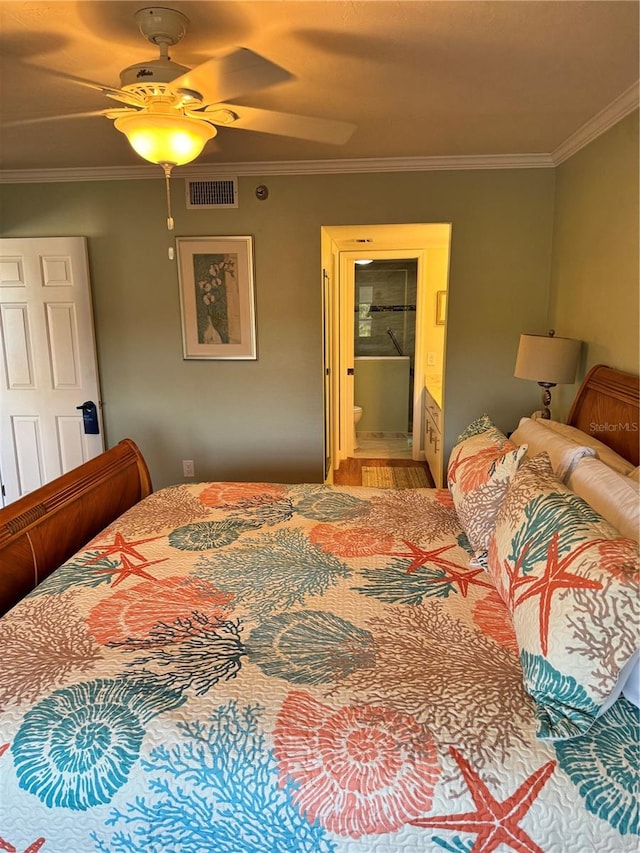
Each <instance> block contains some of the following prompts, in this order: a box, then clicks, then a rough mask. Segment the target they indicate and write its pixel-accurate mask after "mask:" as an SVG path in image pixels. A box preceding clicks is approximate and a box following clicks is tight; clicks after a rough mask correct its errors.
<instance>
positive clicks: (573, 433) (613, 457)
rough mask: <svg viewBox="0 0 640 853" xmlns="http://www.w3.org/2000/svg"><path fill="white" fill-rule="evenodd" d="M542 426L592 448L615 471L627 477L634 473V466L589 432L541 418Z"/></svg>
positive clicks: (538, 421) (539, 422)
mask: <svg viewBox="0 0 640 853" xmlns="http://www.w3.org/2000/svg"><path fill="white" fill-rule="evenodd" d="M536 423H537V424H541V425H542V427H543V428H544V429H549V430H553V432H555V433H558V434H559V435H562V436H564V438H566V439H569V440H570V441H574V442H575V443H576V444H580V445H582V446H584V447H591V448H593V449H594V450H595V452H596V456H597V457H598V459H602V461H603V462H604V464H605V465H608V466H609V468H613V470H614V471H619V472H620V473H621V474H624V475H625V476H626V475H627V474H630V473H631V472H632V471H633V465H632V464H631V462H629V461H627V460H626V459H625V458H624V456H620V454H619V453H616V452H615V450H612V449H611V448H610V447H607V445H606V444H604V443H603V442H602V441H599V440H598V439H597V438H594V437H593V436H592V435H590V434H589V433H588V432H583V431H582V430H581V429H577V428H576V427H573V426H570V425H569V424H561V423H560V422H559V421H552V420H545V419H544V418H540V419H539V420H537V421H536Z"/></svg>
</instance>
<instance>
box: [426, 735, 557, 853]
mask: <svg viewBox="0 0 640 853" xmlns="http://www.w3.org/2000/svg"><path fill="white" fill-rule="evenodd" d="M449 751H450V753H451V755H452V756H453V757H454V759H455V761H456V764H457V765H458V767H459V768H460V770H461V772H462V776H463V778H464V781H465V782H466V783H467V787H468V788H469V792H470V794H471V796H472V797H473V802H474V804H475V807H476V808H475V811H470V812H463V813H462V814H452V815H434V816H433V817H421V818H416V819H414V820H412V821H411V823H412V824H414V825H415V826H421V827H424V828H430V827H434V828H437V829H450V830H457V831H458V832H460V831H461V832H475V833H476V836H477V837H476V841H475V844H474V845H473V848H472V850H473V853H493V851H495V850H498V849H499V848H500V847H501V845H503V844H504V845H506V846H507V847H509V848H510V849H511V850H515V851H516V853H544V851H543V850H542V848H541V847H540V846H539V845H538V844H536V843H535V841H534V840H533V839H532V838H531V836H529V835H528V834H527V833H526V832H525V831H524V829H522V827H521V826H520V825H519V824H520V821H521V820H522V819H523V817H524V816H525V815H526V814H527V812H528V811H529V809H530V808H531V806H532V804H533V803H534V801H535V800H536V798H537V796H538V794H539V793H540V791H541V790H542V788H543V787H544V785H545V783H546V781H547V779H549V777H550V776H551V774H552V773H553V771H554V770H555V767H556V762H555V761H547V763H546V764H543V765H542V767H539V768H538V769H537V770H536V771H534V772H533V773H532V774H531V776H529V777H528V778H527V779H525V781H524V782H523V783H522V785H520V787H519V788H518V789H517V790H516V791H515V792H514V793H513V794H511V796H510V797H507V799H506V800H504V801H503V802H500V801H499V800H497V799H496V798H495V797H494V796H493V794H492V793H491V792H490V791H489V789H488V788H487V786H486V785H485V783H484V782H483V781H482V779H481V778H480V776H479V775H478V773H477V772H476V771H475V770H474V769H473V767H472V766H471V764H470V763H469V762H468V761H467V760H466V759H465V758H464V757H463V756H462V755H461V754H460V753H459V752H458V750H457V749H455V747H453V746H451V747H449Z"/></svg>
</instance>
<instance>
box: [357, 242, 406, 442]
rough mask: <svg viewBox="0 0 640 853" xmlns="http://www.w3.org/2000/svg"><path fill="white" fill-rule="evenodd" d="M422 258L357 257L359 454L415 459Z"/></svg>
mask: <svg viewBox="0 0 640 853" xmlns="http://www.w3.org/2000/svg"><path fill="white" fill-rule="evenodd" d="M416 293H417V261H416V260H415V259H399V260H373V261H370V262H366V263H363V262H356V268H355V312H354V315H355V316H354V404H355V405H354V422H355V423H354V429H355V446H354V456H355V457H356V458H389V459H411V456H412V441H413V382H414V359H415V343H416V340H415V339H416Z"/></svg>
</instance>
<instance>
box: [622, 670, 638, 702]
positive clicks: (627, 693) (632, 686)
mask: <svg viewBox="0 0 640 853" xmlns="http://www.w3.org/2000/svg"><path fill="white" fill-rule="evenodd" d="M622 693H623V694H624V698H625V699H628V700H629V702H632V703H633V704H634V705H635V706H636V708H640V658H638V659H636V662H635V664H634V666H633V669H632V670H631V672H630V673H629V678H628V679H627V682H626V684H625V685H624V688H623V690H622Z"/></svg>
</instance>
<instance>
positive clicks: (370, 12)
mask: <svg viewBox="0 0 640 853" xmlns="http://www.w3.org/2000/svg"><path fill="white" fill-rule="evenodd" d="M147 5H150V4H149V3H148V2H145V0H138V2H130V1H129V0H117V2H103V0H81V2H65V1H64V0H56V1H55V2H40V1H39V0H29V2H12V0H0V81H2V82H1V83H0V170H23V171H24V170H27V171H29V170H37V171H42V170H48V169H97V170H100V169H107V168H112V169H113V168H116V167H117V168H119V169H127V168H128V167H140V166H142V163H143V161H141V160H140V158H139V157H138V156H137V155H136V154H135V153H134V152H133V150H132V149H131V148H130V146H129V144H128V142H127V140H126V139H125V137H124V136H123V135H122V134H121V133H119V132H118V131H116V130H115V128H114V127H113V122H112V121H111V120H109V119H107V118H105V117H103V116H93V117H88V118H87V117H85V118H69V119H63V120H57V121H47V122H43V123H29V124H24V125H14V124H13V122H15V121H17V120H22V119H30V118H34V117H41V116H52V115H59V114H68V113H76V112H83V111H91V110H100V109H104V108H105V107H108V106H113V102H107V99H106V98H105V97H104V96H103V95H102V94H101V93H100V92H98V91H96V90H92V89H88V88H85V87H82V86H79V85H77V84H75V83H73V82H70V81H69V80H67V79H64V77H62V76H56V74H54V73H52V72H62V73H66V74H72V75H77V76H80V77H83V78H87V79H90V80H93V81H96V82H99V83H102V84H107V85H109V86H116V87H117V86H119V72H120V70H121V69H122V68H124V67H125V66H127V65H130V64H132V63H135V62H140V61H148V60H149V59H153V58H155V57H156V56H157V49H156V48H155V47H154V46H153V45H151V44H150V43H149V42H147V41H146V40H145V38H144V37H143V36H142V35H141V34H140V32H139V31H138V28H137V25H136V22H135V20H134V13H135V11H137V10H138V9H140V8H142V7H144V6H147ZM165 5H168V6H171V7H172V8H175V9H179V10H180V11H182V12H183V13H184V14H186V15H187V17H188V18H189V20H190V26H189V30H188V32H187V34H186V36H185V38H184V40H183V41H182V42H180V43H179V44H177V45H176V46H175V47H174V48H172V49H171V57H172V59H174V60H175V61H177V62H179V63H181V64H183V65H188V66H193V65H197V64H199V63H201V62H203V61H204V60H206V59H208V58H209V57H210V56H212V55H214V54H215V53H216V52H220V51H223V50H225V49H227V48H230V47H234V46H243V47H248V48H251V49H252V50H253V51H255V52H257V53H259V54H261V55H262V56H264V57H267V58H268V59H270V60H271V61H273V62H275V63H277V64H278V65H281V66H283V67H284V68H286V69H287V70H288V71H290V72H292V74H293V75H294V77H293V79H291V80H289V81H287V82H285V83H282V84H279V85H277V86H273V87H271V88H268V89H264V90H261V91H256V92H253V93H251V94H247V95H245V96H244V97H242V98H237V99H236V101H237V103H238V104H242V105H245V106H252V107H259V108H263V109H273V110H279V111H283V112H289V113H296V114H300V115H306V116H317V117H321V118H326V119H338V120H341V121H346V122H352V123H354V124H355V125H356V130H355V132H354V133H353V135H352V137H351V138H350V139H349V141H348V142H346V143H345V144H343V145H337V146H336V145H331V144H328V143H316V142H310V141H304V140H294V139H289V138H285V137H280V136H274V135H270V134H266V133H255V132H249V131H246V130H239V129H234V128H231V127H228V128H222V129H220V130H219V133H218V135H217V137H216V138H215V139H214V140H212V142H210V143H208V144H207V146H206V147H205V150H204V152H203V154H202V155H201V156H200V158H199V160H198V162H199V163H200V164H210V165H223V164H250V163H262V164H265V163H273V162H276V161H277V162H280V163H281V162H282V161H286V162H287V163H289V164H290V166H291V164H292V163H293V164H295V163H298V164H302V163H304V162H308V161H332V162H333V164H334V167H336V168H340V167H342V168H347V167H348V163H346V162H345V163H343V162H342V161H349V163H353V162H354V161H363V160H364V161H380V160H382V159H385V160H386V159H387V158H392V159H393V160H394V161H397V162H402V161H408V159H410V158H452V157H453V158H474V157H476V158H477V157H486V156H487V155H493V156H496V157H498V158H500V157H502V158H508V157H516V158H517V157H518V156H523V157H524V156H529V155H546V156H547V159H548V162H549V164H551V162H553V161H552V159H551V158H550V157H549V155H552V154H553V152H556V151H557V150H558V149H559V147H560V146H562V145H563V144H565V143H566V141H567V140H568V139H570V138H572V137H573V136H574V135H575V134H576V133H577V132H578V131H580V129H581V128H582V127H583V126H584V125H585V123H587V122H590V120H592V119H593V118H594V116H597V115H598V114H599V113H601V112H602V111H603V110H604V111H607V110H608V109H610V105H611V104H612V103H615V102H616V99H618V100H620V99H621V96H622V100H623V101H624V104H625V105H624V108H623V109H624V110H626V112H629V111H630V109H632V108H633V101H631V107H629V97H631V98H633V97H637V96H636V95H635V93H636V92H637V88H635V89H634V88H632V87H634V85H635V86H636V87H637V80H638V76H639V70H638V69H639V47H638V42H639V40H638V32H639V16H638V12H639V3H638V2H635V0H622V2H618V0H602V2H600V0H587V1H586V2H582V0H566V2H565V0H540V2H537V1H536V2H529V0H499V2H485V0H470V2H467V0H410V2H403V0H365V2H360V1H359V0H349V2H341V0H340V2H337V1H336V2H334V0H313V2H304V1H302V2H298V0H280V2H272V1H271V0H258V2H253V0H251V1H250V2H244V0H233V1H232V2H225V0H222V1H221V2H215V0H212V1H210V2H197V0H196V2H180V0H176V2H172V1H171V0H166V2H165ZM625 96H626V100H625ZM636 103H637V101H636ZM618 117H620V116H618ZM10 123H11V126H8V125H9V124H10ZM335 161H338V163H337V164H336V162H335ZM540 162H541V163H542V162H543V161H542V160H541V161H540ZM146 168H151V169H154V168H155V169H157V167H148V166H147V167H146Z"/></svg>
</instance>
